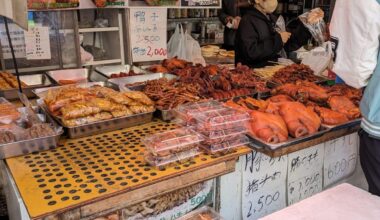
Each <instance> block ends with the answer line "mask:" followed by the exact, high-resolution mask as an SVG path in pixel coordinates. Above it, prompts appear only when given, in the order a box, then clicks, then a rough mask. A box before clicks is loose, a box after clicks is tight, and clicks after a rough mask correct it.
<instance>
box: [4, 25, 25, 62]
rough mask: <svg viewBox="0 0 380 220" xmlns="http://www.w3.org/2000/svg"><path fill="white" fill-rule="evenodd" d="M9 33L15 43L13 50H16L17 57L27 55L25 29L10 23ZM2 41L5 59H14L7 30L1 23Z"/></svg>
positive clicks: (13, 43)
mask: <svg viewBox="0 0 380 220" xmlns="http://www.w3.org/2000/svg"><path fill="white" fill-rule="evenodd" d="M8 27H9V34H10V36H11V41H12V45H13V50H14V52H15V57H16V58H24V57H25V39H24V30H22V29H21V28H20V27H18V26H17V25H16V24H14V23H10V24H8ZM0 43H1V50H2V54H3V58H4V59H12V53H11V48H10V47H9V41H8V37H7V33H6V31H5V25H4V24H0Z"/></svg>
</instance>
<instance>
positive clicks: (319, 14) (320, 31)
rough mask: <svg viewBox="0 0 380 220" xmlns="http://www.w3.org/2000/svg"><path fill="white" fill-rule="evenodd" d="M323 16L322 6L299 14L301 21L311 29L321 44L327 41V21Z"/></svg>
mask: <svg viewBox="0 0 380 220" xmlns="http://www.w3.org/2000/svg"><path fill="white" fill-rule="evenodd" d="M323 17H324V12H323V11H322V9H320V8H315V9H313V10H311V11H309V12H306V13H304V14H302V15H300V16H299V19H300V20H301V22H302V23H303V24H304V25H305V27H306V28H307V29H308V30H309V31H310V33H311V35H312V36H313V38H314V39H315V40H316V41H317V42H318V44H319V45H322V44H323V43H324V42H325V33H326V23H325V21H324V20H323Z"/></svg>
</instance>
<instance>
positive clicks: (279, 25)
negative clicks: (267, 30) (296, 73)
mask: <svg viewBox="0 0 380 220" xmlns="http://www.w3.org/2000/svg"><path fill="white" fill-rule="evenodd" d="M275 29H276V31H279V32H284V31H286V24H285V19H284V17H282V15H280V16H279V17H278V19H277V21H276V27H275ZM279 55H280V56H281V57H282V58H288V56H287V55H286V51H285V49H284V48H282V50H281V51H280V53H279Z"/></svg>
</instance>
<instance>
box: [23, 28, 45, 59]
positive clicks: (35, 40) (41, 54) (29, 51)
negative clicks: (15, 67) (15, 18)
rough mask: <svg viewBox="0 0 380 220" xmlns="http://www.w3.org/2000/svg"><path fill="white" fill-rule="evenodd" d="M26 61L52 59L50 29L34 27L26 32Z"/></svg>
mask: <svg viewBox="0 0 380 220" xmlns="http://www.w3.org/2000/svg"><path fill="white" fill-rule="evenodd" d="M25 45H26V59H27V60H45V59H46V60H48V59H51V52H50V38H49V27H37V26H36V27H32V28H30V29H29V31H25Z"/></svg>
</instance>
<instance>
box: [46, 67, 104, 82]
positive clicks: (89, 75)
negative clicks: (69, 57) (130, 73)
mask: <svg viewBox="0 0 380 220" xmlns="http://www.w3.org/2000/svg"><path fill="white" fill-rule="evenodd" d="M47 75H48V76H49V77H50V78H51V80H52V81H53V82H54V83H56V84H57V85H61V84H60V83H59V80H61V79H65V80H70V79H82V80H79V81H78V83H86V82H105V81H107V79H108V77H106V76H104V75H102V74H100V73H98V72H96V71H92V72H89V71H88V69H85V68H83V69H65V70H54V71H48V72H47Z"/></svg>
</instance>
